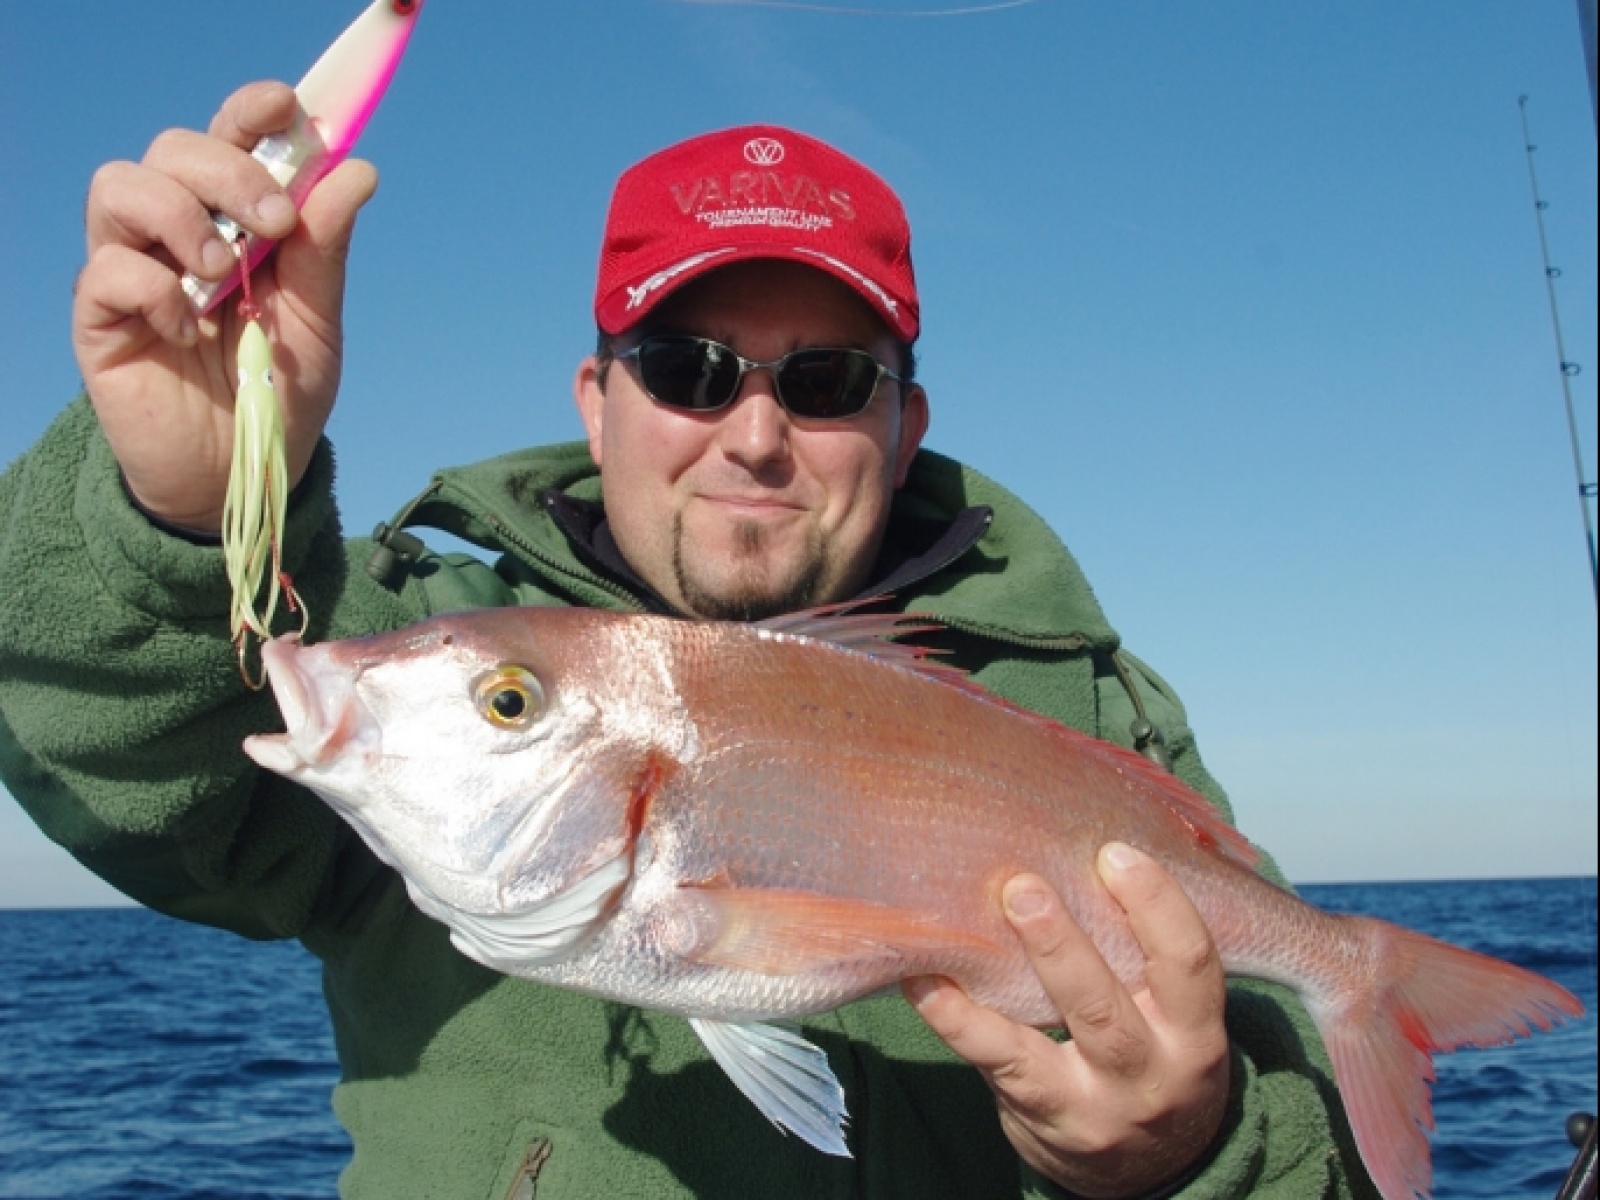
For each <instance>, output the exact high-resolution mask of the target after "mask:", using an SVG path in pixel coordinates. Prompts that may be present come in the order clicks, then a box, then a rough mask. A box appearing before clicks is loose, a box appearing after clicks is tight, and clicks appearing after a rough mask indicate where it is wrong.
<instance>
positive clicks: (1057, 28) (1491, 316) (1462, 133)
mask: <svg viewBox="0 0 1600 1200" xmlns="http://www.w3.org/2000/svg"><path fill="white" fill-rule="evenodd" d="M854 6H855V7H871V8H876V9H879V10H881V11H882V12H883V14H884V15H879V16H859V15H857V16H849V15H838V14H826V13H816V12H807V11H794V10H780V9H774V8H765V7H761V8H756V7H730V6H723V5H704V4H702V5H694V4H686V3H676V2H672V0H607V2H606V3H594V2H593V0H551V2H549V3H541V4H538V5H531V4H516V5H513V4H483V3H465V2H463V0H433V2H432V3H431V4H429V5H428V7H427V9H426V11H425V12H424V14H423V17H422V20H421V24H420V26H419V28H418V32H417V34H416V37H415V39H414V41H413V44H412V47H411V51H410V53H409V55H408V57H407V59H406V62H405V63H404V65H403V66H402V68H401V72H400V74H399V76H398V77H397V78H396V81H395V84H394V87H393V89H392V90H391V92H390V95H389V97H388V99H387V100H386V101H385V103H384V106H383V107H382V108H381V109H380V110H379V112H378V114H377V116H376V117H375V119H374V121H373V124H372V126H371V127H370V128H369V130H368V132H367V135H366V137H365V139H364V141H363V143H362V147H361V153H362V154H363V155H364V156H365V157H368V158H369V159H371V160H372V161H374V162H376V163H377V165H378V167H379V169H380V172H381V173H382V180H383V181H382V185H381V187H380V191H379V194H378V196H377V198H376V199H375V200H374V202H373V203H372V205H371V206H370V207H369V209H368V211H367V212H366V213H365V214H364V215H363V217H362V220H361V225H360V228H359V231H358V240H357V245H356V249H355V252H354V256H353V265H352V271H353V276H352V285H351V291H350V296H349V301H348V315H349V322H348V325H349V328H348V338H349V343H348V360H347V368H346V376H345V380H346V381H345V385H344V390H343V393H342V396H341V400H340V407H339V409H338V411H337V413H336V414H335V417H334V420H333V423H332V426H331V429H330V432H331V435H332V437H333V438H334V440H335V442H336V444H337V447H338V450H339V453H340V466H341V479H342V484H341V495H342V502H343V507H344V513H345V518H346V522H347V525H348V526H349V527H350V528H352V529H355V530H365V529H367V528H370V527H371V526H372V525H373V524H374V523H376V522H377V521H378V520H380V519H383V518H385V517H387V516H389V515H390V514H391V513H392V512H393V511H394V509H395V508H397V507H398V506H399V505H400V504H401V503H402V502H403V501H404V500H405V499H406V498H408V497H409V496H410V495H411V494H412V493H413V492H414V491H415V490H417V489H418V488H419V487H420V486H421V485H422V484H423V483H424V482H425V481H426V479H427V477H428V475H429V474H430V473H431V472H432V471H433V470H434V469H435V468H436V467H438V466H441V465H444V464H448V463H456V462H464V461H470V460H473V459H476V458H480V457H485V456H488V455H491V454H495V453H498V452H500V451H502V450H504V449H507V448H509V447H511V446H514V445H519V444H526V443H531V442H541V441H551V440H560V439H566V438H570V437H575V436H577V435H578V432H579V426H578V423H577V419H576V416H575V415H574V413H573V410H572V407H571V403H570V400H569V380H570V378H571V373H572V369H573V367H574V365H575V364H576V362H577V360H578V358H579V357H580V356H581V355H582V354H583V353H584V352H585V351H586V349H587V348H588V346H589V344H590V342H591V341H592V320H591V317H590V298H591V293H592V287H593V272H594V266H595V258H596V251H597V247H598V240H599V234H600V226H601V221H602V218H603V215H604V209H605V203H606V199H607V196H608V194H609V191H610V187H611V183H612V181H613V180H614V179H615V177H616V175H617V173H618V172H619V171H621V170H622V169H623V168H624V167H626V166H627V165H628V164H629V163H631V162H633V161H634V160H636V159H637V158H639V157H642V156H643V155H645V154H647V153H649V152H650V151H652V150H655V149H657V148H659V147H661V146H663V145H665V144H667V143H669V142H671V141H674V140H677V139H679V138H681V137H685V136H689V135H691V134H694V133H699V132H703V131H705V130H707V129H712V128H717V127H721V126H727V125H734V124H742V123H746V122H754V121H774V122H778V123H781V124H787V125H791V126H793V127H796V128H799V129H803V130H805V131H807V132H810V133H812V134H815V135H817V136H820V137H823V138H825V139H827V140H829V141H832V142H834V143H835V144H836V145H838V146H840V147H841V148H843V149H845V150H846V151H848V152H850V153H852V154H854V155H856V156H857V157H859V158H862V159H864V160H865V161H867V162H868V163H870V164H872V165H873V166H874V167H875V168H876V169H877V170H879V171H880V172H881V173H882V174H883V175H885V176H886V177H887V178H888V179H889V180H890V181H891V183H893V184H894V186H895V187H896V188H897V189H898V190H899V191H900V193H901V195H902V197H903V198H904V200H905V202H906V206H907V208H908V210H909V212H910V215H911V218H912V223H913V226H914V228H915V230H916V238H917V242H916V261H917V269H918V278H919V283H920V286H921V291H922V297H923V313H924V336H923V340H922V346H921V350H922V355H921V361H922V367H921V373H922V376H923V378H924V380H925V382H926V383H927V385H928V387H929V390H930V394H931V396H932V399H933V410H934V423H933V428H932V431H931V433H930V436H929V445H930V446H932V447H933V448H934V449H937V450H941V451H944V452H946V453H951V454H955V455H957V456H960V457H962V458H964V459H966V460H967V461H969V462H971V463H972V464H973V465H975V466H977V467H978V468H980V469H982V470H984V471H986V472H988V473H989V474H991V475H994V476H996V477H998V478H999V479H1000V480H1002V481H1003V482H1005V483H1006V484H1007V485H1008V486H1009V487H1011V488H1012V489H1013V490H1014V491H1016V492H1018V493H1019V494H1020V495H1021V496H1022V497H1023V498H1024V499H1026V500H1027V501H1029V502H1030V503H1031V504H1033V505H1034V506H1035V507H1036V508H1038V509H1039V510H1040V511H1041V512H1042V513H1043V514H1044V515H1045V516H1046V518H1047V519H1048V520H1049V521H1050V522H1051V523H1052V524H1053V525H1054V526H1055V528H1056V529H1057V530H1058V531H1059V532H1060V533H1061V534H1062V536H1063V538H1064V539H1065V540H1066V541H1067V543H1068V544H1069V545H1070V546H1071V547H1072V549H1073V550H1074V552H1075V553H1076V554H1077V555H1078V557H1079V559H1080V560H1081V562H1082V563H1083V565H1084V568H1085V570H1086V571H1087V573H1088V575H1089V577H1090V579H1091V580H1092V581H1093V582H1094V584H1095V587H1096V590H1097V592H1098V594H1099V596H1100V598H1101V600H1102V602H1103V603H1104V605H1105V607H1106V609H1107V612H1108V614H1109V615H1110V618H1111V620H1112V622H1113V624H1114V625H1116V626H1117V628H1118V629H1119V630H1120V631H1121V632H1122V634H1123V636H1124V638H1125V640H1126V642H1127V643H1128V645H1129V646H1130V647H1131V648H1132V649H1133V650H1134V651H1135V652H1136V653H1138V654H1139V655H1140V656H1141V657H1143V658H1145V659H1147V660H1148V661H1150V662H1151V663H1153V664H1154V665H1155V666H1156V667H1157V669H1158V670H1159V671H1161V672H1162V674H1163V675H1165V676H1166V677H1167V678H1168V679H1169V680H1170V681H1172V682H1173V684H1174V685H1175V686H1176V687H1177V688H1178V689H1179V691H1180V692H1181V693H1182V695H1183V696H1184V698H1185V700H1186V702H1187V704H1188V706H1189V710H1190V715H1191V718H1192V721H1193V724H1194V726H1195V728H1196V730H1197V732H1198V735H1199V738H1200V744H1201V747H1202V750H1203V752H1204V754H1205V756H1206V759H1207V761H1208V763H1209V765H1210V766H1211V767H1212V769H1213V771H1214V772H1215V773H1216V774H1217V775H1218V776H1219V777H1220V778H1221V779H1222V781H1223V782H1224V784H1225V785H1226V786H1227V787H1228V789H1229V791H1230V792H1231V794H1232V796H1233V798H1234V801H1235V804H1236V806H1237V809H1238V816H1239V820H1240V823H1241V824H1242V826H1243V827H1244V829H1245V830H1246V832H1247V833H1249V834H1250V835H1251V836H1252V837H1254V838H1255V839H1256V840H1257V841H1259V842H1260V843H1262V844H1263V845H1265V846H1266V847H1267V848H1269V849H1270V850H1272V851H1273V852H1274V853H1275V854H1276V855H1277V856H1278V857H1279V859H1280V860H1281V861H1282V862H1283V864H1284V866H1285V868H1286V869H1287V871H1288V873H1289V874H1290V876H1291V877H1292V878H1295V879H1297V880H1301V881H1311V880H1343V879H1408V878H1438V877H1475V876H1495V875H1525V874H1566V873H1593V872H1594V871H1595V863H1596V851H1595V845H1596V818H1595V813H1596V804H1595V800H1596V767H1595V763H1596V725H1597V716H1596V701H1595V696H1596V690H1597V688H1596V678H1595V676H1596V645H1595V601H1594V595H1593V590H1592V588H1591V585H1590V579H1589V568H1588V564H1587V558H1586V552H1585V548H1584V545H1583V538H1582V527H1581V520H1580V514H1579V509H1578V503H1577V500H1576V497H1575V494H1574V491H1575V483H1574V479H1573V473H1572V467H1571V463H1570V452H1569V449H1568V443H1567V436H1566V430H1565V418H1564V416H1563V414H1562V409H1561V394H1560V387H1559V379H1558V376H1557V373H1556V366H1555V363H1556V357H1555V352H1554V348H1553V339H1552V334H1551V326H1550V321H1549V316H1548V312H1547V309H1546V304H1545V296H1544V281H1543V278H1542V276H1541V267H1540V263H1539V257H1538V243H1537V239H1536V233H1535V228H1534V223H1533V212H1532V207H1531V203H1530V199H1529V195H1528V180H1527V172H1526V161H1525V157H1524V154H1523V149H1522V138H1521V133H1520V130H1519V126H1518V122H1517V104H1516V100H1517V96H1518V95H1519V94H1522V93H1526V94H1528V95H1529V97H1530V100H1529V108H1528V111H1529V115H1530V119H1531V120H1532V122H1533V125H1534V140H1535V141H1536V142H1537V143H1538V145H1539V150H1538V152H1537V156H1536V157H1537V161H1538V168H1539V171H1540V177H1541V184H1542V188H1543V191H1544V194H1545V197H1546V199H1547V200H1548V201H1549V204H1550V207H1549V210H1548V212H1547V218H1548V221H1549V231H1550V240H1551V245H1552V253H1553V257H1554V261H1555V262H1556V263H1558V264H1559V265H1560V266H1561V268H1562V270H1563V275H1562V278H1561V279H1560V281H1559V283H1558V288H1559V298H1560V302H1561V305H1562V313H1563V318H1564V326H1565V332H1566V338H1567V352H1568V357H1569V358H1571V359H1574V360H1576V361H1578V362H1581V363H1583V364H1584V365H1585V368H1586V369H1585V371H1584V373H1583V374H1581V375H1580V376H1578V377H1577V379H1575V380H1574V381H1573V383H1574V387H1575V392H1574V396H1575V400H1576V403H1577V408H1578V413H1579V422H1580V426H1581V429H1582V436H1583V438H1584V455H1585V462H1586V463H1587V464H1588V465H1587V468H1586V470H1587V472H1588V476H1587V477H1588V478H1591V479H1592V478H1593V477H1594V469H1595V468H1594V462H1595V434H1596V422H1595V378H1596V375H1597V373H1600V361H1597V355H1596V353H1595V328H1596V313H1595V295H1596V280H1595V268H1596V241H1595V238H1596V234H1595V213H1596V203H1597V201H1596V160H1595V145H1596V140H1595V126H1594V122H1593V117H1592V110H1591V106H1590V96H1589V93H1588V88H1587V81H1586V77H1585V73H1584V66H1583V57H1582V51H1581V47H1580V43H1579V38H1578V20H1577V14H1576V6H1575V5H1574V3H1573V0H1475V2H1474V3H1472V4H1460V3H1451V2H1449V0H1426V2H1424V0H1417V2H1414V3H1408V4H1403V5H1397V4H1393V3H1389V2H1385V0H1372V2H1348V3H1339V4H1329V5H1299V4H1295V5H1287V4H1274V3H1267V2H1264V0H1263V2H1259V3H1242V2H1231V0H1230V2H1220V3H1215V4H1207V5H1203V6H1202V5H1184V6H1180V5H1176V4H1157V3H1147V2H1137V0H1130V2H1125V3H1117V4H1110V3H1098V4H1091V3H1075V2H1072V0H1039V2H1037V3H1034V4H1030V5H1025V6H1022V7H1015V8H1010V9H1006V10H1004V11H997V12H991V13H987V14H978V15H969V16H945V17H919V16H912V15H906V14H907V12H908V10H911V9H924V8H927V7H934V6H935V4H934V0H916V2H915V3H913V2H912V0H856V3H855V5H854ZM360 7H361V3H360V2H359V0H349V2H346V3H338V4H334V3H328V2H327V0H316V2H311V0H292V2H291V0H282V2H279V3H274V4H268V5H263V4H260V3H243V2H237V0H210V2H208V3H200V2H198V0H163V3H161V4H159V5H150V4H146V5H108V4H88V3H84V2H82V0H63V2H60V3H49V4H44V3H22V2H19V0H13V2H12V3H10V4H8V5H6V7H5V20H4V22H3V24H0V105H3V107H4V111H6V112H7V113H10V114H12V116H11V117H10V119H8V120H7V121H6V122H4V123H3V124H0V161H3V162H4V163H5V171H4V172H3V173H0V362H4V363H5V364H6V388H5V393H6V405H5V410H4V411H5V416H4V419H3V421H0V461H4V462H9V461H11V460H12V459H13V458H15V457H16V456H17V455H19V454H21V453H22V452H23V451H24V450H25V449H26V448H27V446H28V445H29V444H30V443H31V442H32V441H33V440H34V439H35V438H36V437H37V436H38V435H39V434H40V433H41V432H42V431H43V430H44V428H45V427H46V426H47V424H48V423H49V422H50V420H51V419H52V418H53V417H54V415H55V414H56V413H57V412H58V411H59V410H60V408H61V407H62V406H63V405H64V404H65V403H66V402H67V401H68V400H69V399H70V398H71V396H72V395H73V393H74V392H75V390H76V389H77V386H78V376H77V371H76V367H75V365H74V363H73V359H72V355H71V350H70V345H69V341H68V317H69V304H70V299H69V296H70V287H71V282H72V278H73V275H74V272H75V271H76V270H77V269H78V267H79V265H80V264H81V256H82V231H81V213H82V204H83V196H84V193H85V189H86V186H87V181H88V179H89V176H90V175H91V173H92V172H93V170H94V168H95V167H96V166H97V165H98V164H100V163H101V162H104V161H107V160H110V159H113V158H137V157H139V156H140V155H141V154H142V153H143V149H144V147H145V145H146V144H147V143H148V141H149V140H150V138H151V137H152V136H153V135H154V134H155V133H156V132H157V131H159V130H160V129H162V128H165V127H167V126H172V125H188V126H198V127H203V126H204V124H205V123H206V121H207V120H208V119H209V116H210V114H211V112H212V111H213V109H214V107H215V106H216V104H217V103H218V102H219V101H220V100H221V98H222V97H223V96H224V95H225V94H226V93H227V92H229V91H230V90H232V88H233V87H235V86H237V85H238V84H240V83H242V82H245V81H248V80H251V79H255V78H263V77H278V78H286V79H288V80H290V81H293V80H295V79H297V78H298V77H299V76H300V74H301V73H303V71H304V70H305V68H306V67H307V66H309V65H310V63H311V62H312V61H313V60H314V59H315V58H316V56H317V54H318V53H319V52H320V50H321V48H322V47H323V46H324V45H326V44H327V43H328V42H329V41H330V40H331V39H332V38H333V37H334V36H336V35H337V33H338V32H339V30H340V29H341V28H342V27H343V25H344V24H345V23H346V22H347V21H348V20H350V19H351V18H352V17H353V16H354V15H355V14H356V12H357V11H358V10H359V8H360ZM897 12H898V14H900V15H896V14H897ZM24 114H26V115H24ZM113 895H114V894H113V893H111V892H110V891H109V889H105V888H104V887H103V886H102V885H99V884H97V883H95V882H94V881H92V880H90V879H89V877H87V876H86V875H85V874H84V873H83V872H82V871H81V870H79V869H78V868H77V867H76V866H75V865H74V864H72V863H71V862H70V860H68V859H66V857H65V856H64V855H62V854H61V853H60V852H59V851H56V850H55V849H54V848H53V847H50V846H49V845H48V843H46V842H45V841H44V839H43V838H42V837H41V836H40V835H39V834H38V833H37V832H36V831H34V830H33V828H32V826H31V825H30V824H28V822H27V820H26V818H25V817H24V816H23V815H22V814H21V812H20V810H18V809H17V808H16V806H15V805H14V804H12V803H10V802H9V801H8V800H5V799H4V798H3V797H0V904H66V903H88V902H100V901H102V900H105V899H108V898H110V897H112V896H113Z"/></svg>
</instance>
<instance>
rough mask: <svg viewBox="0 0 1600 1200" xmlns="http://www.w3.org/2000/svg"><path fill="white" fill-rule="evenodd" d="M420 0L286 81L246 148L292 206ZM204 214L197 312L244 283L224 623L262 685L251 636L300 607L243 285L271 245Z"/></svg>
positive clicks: (337, 146)
mask: <svg viewBox="0 0 1600 1200" xmlns="http://www.w3.org/2000/svg"><path fill="white" fill-rule="evenodd" d="M422 5H423V0H373V2H372V3H371V4H369V5H368V6H367V8H366V9H365V10H363V12H362V13H361V15H360V16H358V17H357V18H356V19H355V21H354V22H352V23H351V25H350V26H349V28H347V29H346V30H345V31H344V33H342V34H340V36H339V38H338V40H337V41H335V42H334V43H333V45H331V46H329V47H328V49H327V50H326V51H324V52H323V54H322V57H320V58H319V59H317V61H316V63H315V64H314V65H313V66H312V68H311V70H310V71H308V72H307V73H306V76H305V78H304V79H302V80H301V81H300V83H299V84H298V85H297V86H296V87H295V98H296V100H297V101H298V105H297V109H296V112H295V116H294V120H293V122H292V123H291V124H290V126H289V128H288V129H286V130H284V131H283V132H281V133H276V134H272V135H270V136H268V137H265V138H262V139H261V141H260V142H258V143H257V144H256V146H255V148H254V149H253V150H252V151H251V154H252V156H253V157H254V158H255V159H256V160H257V161H259V162H261V163H262V164H263V165H264V166H265V167H266V168H267V170H268V171H269V172H271V174H272V177H273V178H274V179H276V180H277V181H278V183H279V184H280V185H281V186H282V187H283V189H284V190H285V192H287V194H288V196H289V198H290V200H292V201H293V202H294V204H295V207H297V208H298V207H300V206H301V205H302V204H303V203H304V201H305V198H306V196H307V195H309V194H310V192H311V189H312V188H313V187H315V186H316V184H317V182H318V181H319V180H321V179H322V178H323V177H324V176H325V175H327V173H328V172H329V171H331V170H333V168H334V167H336V166H338V165H339V163H341V162H342V161H344V159H345V158H346V157H347V156H348V155H349V153H350V151H351V150H352V149H353V148H354V146H355V144H356V139H357V138H358V137H360V136H361V131H362V129H363V128H365V127H366V124H367V120H368V119H369V118H370V117H371V116H372V113H373V111H374V110H375V109H376V108H377V107H378V102H379V101H380V100H382V99H383V94H384V92H385V91H386V90H387V88H388V86H389V81H390V80H391V79H392V78H393V77H394V73H395V69H396V68H397V67H398V66H399V65H400V58H401V56H402V55H403V54H404V53H405V49H406V45H407V43H408V42H409V41H410V39H411V31H412V29H413V28H414V27H415V25H416V20H417V16H418V14H419V13H421V11H422ZM212 223H213V224H214V225H215V226H216V228H217V232H218V233H219V234H221V236H222V238H223V239H224V240H225V241H226V242H227V243H228V244H229V245H231V246H233V247H234V253H235V256H236V257H237V258H238V260H239V262H238V267H237V269H235V270H234V271H233V272H231V273H230V274H229V275H228V276H226V277H225V278H223V279H221V280H214V281H213V280H204V279H200V278H199V277H198V276H195V275H185V276H184V278H183V288H184V291H185V293H186V294H187V295H188V297H189V300H190V302H191V303H192V304H193V305H194V307H195V308H196V309H197V310H198V311H199V312H201V313H202V314H203V313H206V312H209V311H211V310H212V309H213V308H215V307H216V305H217V304H219V303H220V302H221V301H222V299H223V298H224V297H225V296H227V295H228V294H229V293H230V292H231V291H233V289H234V288H236V287H240V286H242V287H243V288H244V302H243V303H242V304H241V305H240V306H239V311H240V315H241V316H242V317H244V319H245V325H244V331H243V333H242V334H241V335H240V338H239V347H238V352H237V355H236V359H237V361H238V365H239V387H238V391H237V393H236V395H235V397H234V422H233V460H232V464H231V468H230V471H229V475H228V491H227V495H226V498H225V499H224V502H223V510H222V549H223V558H224V561H225V563H226V566H227V573H228V582H229V584H230V586H231V588H232V593H233V594H232V599H231V602H230V604H229V629H230V632H231V635H232V638H233V643H234V648H235V650H236V652H237V654H238V658H239V673H240V675H241V676H242V677H243V679H244V681H245V683H246V684H247V685H248V686H250V687H251V688H254V689H256V690H260V688H261V687H262V686H263V684H264V680H263V679H262V677H261V676H260V674H259V672H258V673H257V674H255V675H252V674H251V671H250V667H249V662H248V660H249V647H250V638H251V636H252V635H254V636H255V637H257V638H259V639H261V640H262V641H266V640H267V639H269V638H271V636H272V621H273V616H274V615H275V613H276V611H277V605H278V602H279V600H280V599H287V601H288V605H289V608H290V610H291V611H293V612H298V613H299V614H300V621H301V632H302V633H304V632H305V626H306V619H307V613H306V609H305V605H304V604H303V603H301V601H300V598H299V596H298V595H297V594H296V592H295V590H294V583H293V581H292V580H291V579H290V578H289V576H288V575H287V574H286V573H285V572H284V570H283V530H284V523H285V521H286V519H287V516H288V507H289V494H288V493H289V472H288V464H287V455H286V451H285V446H284V428H283V410H282V408H281V406H280V405H279V402H278V393H277V383H276V380H275V378H274V376H273V369H272V346H271V343H270V342H269V340H268V338H267V334H266V331H265V330H264V329H263V328H262V325H261V316H262V314H261V311H260V309H259V308H257V306H256V304H255V302H254V300H253V298H252V297H251V294H250V272H251V271H252V270H254V269H255V267H256V266H257V265H258V264H259V263H260V262H261V260H262V259H264V258H265V257H266V256H267V255H268V254H269V253H270V252H271V250H272V246H273V243H272V242H271V241H270V240H268V239H265V238H257V237H255V236H254V235H253V234H250V233H248V232H246V231H245V230H243V229H241V228H240V227H239V226H238V225H237V224H236V223H235V222H233V221H232V220H230V219H229V218H228V217H226V216H224V215H223V214H221V213H215V214H213V215H212ZM263 593H264V594H263Z"/></svg>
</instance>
